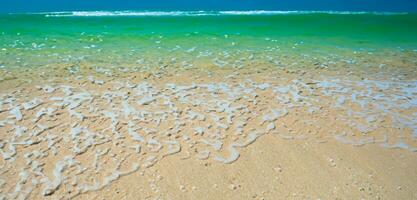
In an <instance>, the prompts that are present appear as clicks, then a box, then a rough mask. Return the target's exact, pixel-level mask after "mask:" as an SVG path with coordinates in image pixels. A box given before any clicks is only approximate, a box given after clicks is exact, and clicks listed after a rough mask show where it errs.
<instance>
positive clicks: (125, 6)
mask: <svg viewBox="0 0 417 200" xmlns="http://www.w3.org/2000/svg"><path fill="white" fill-rule="evenodd" d="M261 9H262V10H349V11H408V12H410V11H411V12H417V0H150V1H149V0H148V1H143V0H0V12H2V13H8V12H41V11H73V10H261Z"/></svg>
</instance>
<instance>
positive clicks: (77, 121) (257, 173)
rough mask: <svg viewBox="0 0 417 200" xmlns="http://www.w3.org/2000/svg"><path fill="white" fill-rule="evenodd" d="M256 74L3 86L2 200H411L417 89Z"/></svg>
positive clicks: (87, 78)
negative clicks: (9, 87)
mask: <svg viewBox="0 0 417 200" xmlns="http://www.w3.org/2000/svg"><path fill="white" fill-rule="evenodd" d="M257 71H258V72H255V71H253V69H247V70H244V69H242V70H239V71H236V70H227V69H224V70H218V71H216V70H212V69H211V70H209V73H207V71H205V70H201V69H196V70H187V71H184V72H179V73H176V72H171V71H165V72H164V73H163V75H160V74H161V73H160V72H152V73H147V74H144V73H141V74H134V73H127V74H126V73H120V74H119V75H117V76H116V77H117V78H114V77H115V75H112V76H111V77H109V76H106V75H102V74H100V73H96V74H94V73H92V72H91V71H89V72H88V73H87V74H88V75H83V74H81V75H78V76H74V75H72V76H71V75H70V76H68V77H67V78H66V79H56V78H51V79H49V81H45V80H42V79H38V78H36V77H35V76H33V77H32V79H33V83H35V84H33V83H31V84H29V83H25V82H23V83H21V84H22V85H21V86H19V87H18V88H11V89H5V90H4V91H7V92H3V93H2V101H1V102H2V104H1V105H2V107H1V112H0V117H1V119H2V121H1V126H0V129H1V131H2V133H4V134H3V135H2V138H1V141H2V143H1V146H2V149H1V154H2V156H3V159H2V163H1V165H2V166H3V167H2V172H1V173H2V182H3V184H2V192H5V194H7V196H6V195H4V196H3V197H6V198H18V199H22V198H30V199H45V198H46V199H62V198H63V199H66V198H75V199H114V198H120V199H277V198H278V199H394V198H396V199H413V198H416V195H417V193H416V187H417V186H416V183H417V179H416V178H414V177H417V174H416V173H417V172H416V170H414V169H415V168H416V167H417V166H416V165H417V160H416V159H417V157H416V154H415V153H416V151H417V148H416V147H417V144H416V135H415V130H416V128H415V126H416V124H415V119H416V118H415V115H413V113H415V112H416V107H415V104H413V102H412V101H409V100H410V99H414V100H415V95H416V93H415V89H416V85H415V82H413V81H407V80H402V81H395V82H393V81H386V80H383V79H382V80H377V79H374V80H369V79H361V77H360V74H362V73H361V72H360V71H357V74H358V75H352V73H351V74H350V75H349V79H346V76H344V75H342V74H343V73H349V72H343V71H341V70H338V71H337V73H335V72H332V71H331V70H327V69H316V70H310V71H306V70H293V71H288V70H285V69H280V70H271V69H268V70H263V71H262V70H260V71H259V70H257ZM30 73H32V74H33V72H30ZM39 77H42V75H40V76H39ZM54 77H56V76H54ZM13 81H17V80H10V81H5V82H3V85H6V83H9V84H16V83H13Z"/></svg>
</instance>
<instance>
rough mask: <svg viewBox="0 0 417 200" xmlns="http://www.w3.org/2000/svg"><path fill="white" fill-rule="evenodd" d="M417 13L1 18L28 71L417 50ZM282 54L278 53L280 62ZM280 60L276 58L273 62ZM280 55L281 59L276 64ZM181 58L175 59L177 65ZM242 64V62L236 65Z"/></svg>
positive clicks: (13, 62)
mask: <svg viewBox="0 0 417 200" xmlns="http://www.w3.org/2000/svg"><path fill="white" fill-rule="evenodd" d="M416 25H417V14H412V13H411V14H410V13H373V12H322V11H321V12H313V11H311V12H297V11H292V12H291V11H287V12H283V11H216V12H214V11H212V12H207V11H195V12H180V11H175V12H134V11H123V12H104V11H101V12H55V13H31V14H2V15H0V34H1V37H0V65H1V66H2V67H3V68H5V67H6V68H10V69H22V68H39V67H51V66H53V65H66V64H73V63H78V62H81V61H83V62H87V63H89V64H90V65H92V66H101V67H106V66H113V65H119V66H120V65H123V66H126V67H128V66H135V65H137V64H138V63H143V62H151V63H153V64H150V65H152V66H153V67H157V66H156V65H157V64H158V63H161V62H164V63H166V62H170V63H171V65H170V66H172V67H182V66H185V65H187V64H190V63H191V64H193V65H194V66H196V65H197V67H198V66H205V65H208V64H214V65H215V66H219V67H228V66H234V67H236V66H237V67H250V66H248V65H247V64H245V63H244V62H243V63H242V62H240V61H239V62H240V63H239V62H238V60H239V59H241V58H250V59H251V60H258V61H259V62H260V63H262V62H265V60H269V61H271V62H273V63H277V62H281V63H282V62H284V63H285V61H283V60H285V59H284V58H283V57H291V58H293V59H299V58H300V57H302V58H303V59H306V56H307V57H314V58H318V57H326V58H327V59H328V57H329V55H331V56H332V57H337V56H344V58H345V59H349V58H352V59H354V58H355V54H357V53H358V52H366V54H368V55H370V54H380V55H381V56H382V57H385V56H384V52H389V53H391V54H392V53H393V52H399V53H401V52H408V54H411V56H415V52H416V50H417V37H416V35H417V26H416ZM277 57H280V58H279V59H278V58H277ZM275 58H277V59H275ZM144 60H145V61H144ZM278 60H279V61H278ZM172 61H175V64H172ZM237 62H238V63H237Z"/></svg>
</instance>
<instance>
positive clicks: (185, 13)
mask: <svg viewBox="0 0 417 200" xmlns="http://www.w3.org/2000/svg"><path fill="white" fill-rule="evenodd" d="M32 14H33V13H32ZM36 14H44V15H45V16H46V17H119V16H133V17H134V16H137V17H141V16H219V15H303V14H304V15H305V14H330V15H365V14H370V15H404V14H408V13H406V12H352V11H267V10H252V11H72V12H49V13H36Z"/></svg>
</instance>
